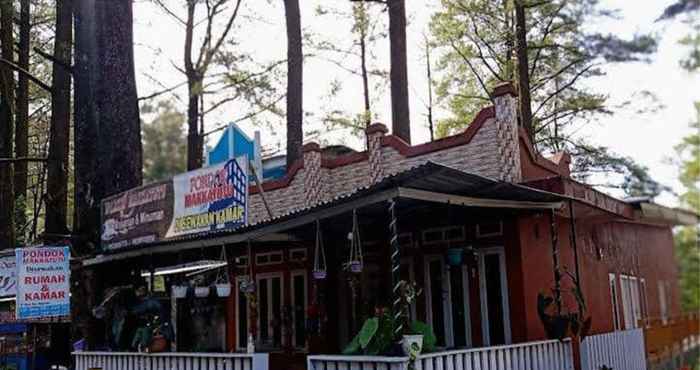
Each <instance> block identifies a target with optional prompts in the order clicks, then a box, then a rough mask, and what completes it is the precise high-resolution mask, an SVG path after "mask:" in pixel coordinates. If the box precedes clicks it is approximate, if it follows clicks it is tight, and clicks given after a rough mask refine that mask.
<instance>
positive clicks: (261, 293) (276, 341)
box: [256, 257, 284, 349]
mask: <svg viewBox="0 0 700 370" xmlns="http://www.w3.org/2000/svg"><path fill="white" fill-rule="evenodd" d="M256 258H257V257H256ZM257 280H258V282H257V286H256V289H257V293H258V294H257V297H258V338H257V339H258V344H259V346H260V347H261V348H263V349H271V348H281V347H282V321H283V320H282V297H283V296H284V292H283V285H282V273H279V272H275V273H269V274H260V275H258V276H257Z"/></svg>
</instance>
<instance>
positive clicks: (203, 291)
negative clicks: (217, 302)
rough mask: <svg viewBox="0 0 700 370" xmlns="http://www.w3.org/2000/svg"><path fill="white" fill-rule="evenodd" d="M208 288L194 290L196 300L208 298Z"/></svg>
mask: <svg viewBox="0 0 700 370" xmlns="http://www.w3.org/2000/svg"><path fill="white" fill-rule="evenodd" d="M209 290H210V289H209V287H208V286H198V287H195V288H194V296H195V297H197V298H205V297H208V296H209Z"/></svg>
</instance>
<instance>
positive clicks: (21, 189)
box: [14, 0, 31, 221]
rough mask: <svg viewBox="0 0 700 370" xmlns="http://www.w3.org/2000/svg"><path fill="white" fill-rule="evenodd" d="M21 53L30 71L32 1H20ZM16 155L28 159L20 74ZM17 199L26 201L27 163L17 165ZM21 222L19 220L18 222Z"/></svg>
mask: <svg viewBox="0 0 700 370" xmlns="http://www.w3.org/2000/svg"><path fill="white" fill-rule="evenodd" d="M19 4H20V11H19V45H18V46H19V52H18V58H17V65H19V66H20V68H22V69H24V70H25V71H29V43H30V32H31V23H30V22H31V19H30V15H29V14H30V9H31V5H30V1H29V0H20V2H19ZM15 110H16V112H15V153H16V156H17V157H18V158H22V157H27V154H28V153H29V148H28V134H29V79H28V78H27V76H26V75H24V74H22V73H20V74H19V75H18V78H17V105H16V108H15ZM14 185H15V199H20V198H22V199H26V195H27V162H17V163H15V184H14ZM18 221H19V220H18Z"/></svg>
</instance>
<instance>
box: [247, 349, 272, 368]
mask: <svg viewBox="0 0 700 370" xmlns="http://www.w3.org/2000/svg"><path fill="white" fill-rule="evenodd" d="M252 361H253V364H252V365H253V366H252V368H251V370H268V354H267V353H255V354H253V355H252Z"/></svg>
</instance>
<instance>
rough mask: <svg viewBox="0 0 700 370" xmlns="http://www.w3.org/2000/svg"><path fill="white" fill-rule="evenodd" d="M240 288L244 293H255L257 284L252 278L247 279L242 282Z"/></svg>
mask: <svg viewBox="0 0 700 370" xmlns="http://www.w3.org/2000/svg"><path fill="white" fill-rule="evenodd" d="M238 288H239V289H240V290H241V292H243V293H255V282H254V281H253V280H251V279H250V278H246V279H245V280H241V284H240V285H239V286H238Z"/></svg>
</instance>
